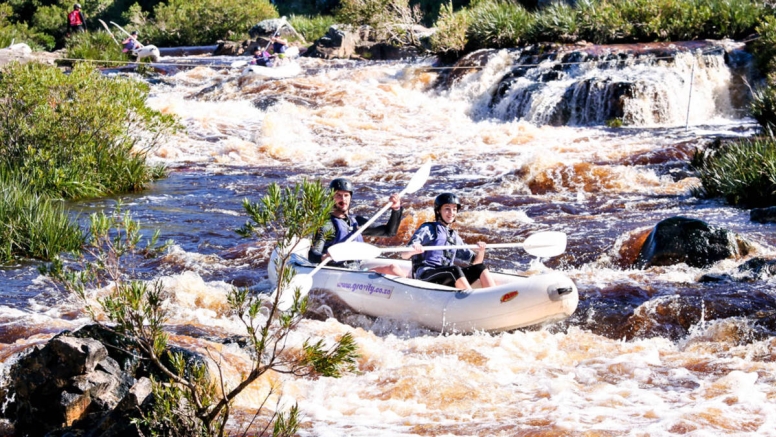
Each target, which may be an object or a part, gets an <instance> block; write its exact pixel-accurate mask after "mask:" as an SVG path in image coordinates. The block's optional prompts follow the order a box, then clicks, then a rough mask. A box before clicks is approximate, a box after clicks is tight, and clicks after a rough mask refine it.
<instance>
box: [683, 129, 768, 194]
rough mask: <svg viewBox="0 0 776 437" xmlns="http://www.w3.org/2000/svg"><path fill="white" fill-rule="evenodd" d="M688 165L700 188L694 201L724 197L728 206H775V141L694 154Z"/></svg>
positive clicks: (744, 143) (748, 142)
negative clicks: (693, 171)
mask: <svg viewBox="0 0 776 437" xmlns="http://www.w3.org/2000/svg"><path fill="white" fill-rule="evenodd" d="M692 165H693V166H694V167H695V168H696V169H697V170H698V174H699V176H700V180H701V186H700V187H699V188H697V189H695V190H694V191H693V194H695V195H696V196H698V197H724V198H725V199H726V200H727V202H728V203H730V204H732V205H741V206H745V207H762V206H772V205H776V138H774V136H773V133H771V132H768V133H767V134H766V135H764V136H761V137H755V138H751V139H744V140H740V141H738V142H736V143H733V144H729V145H725V146H721V147H716V148H710V149H707V150H705V151H703V152H697V153H696V154H695V156H694V157H693V160H692Z"/></svg>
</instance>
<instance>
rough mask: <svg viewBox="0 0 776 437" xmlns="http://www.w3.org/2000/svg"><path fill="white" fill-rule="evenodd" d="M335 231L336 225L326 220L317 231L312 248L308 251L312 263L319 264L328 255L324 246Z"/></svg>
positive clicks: (308, 257)
mask: <svg viewBox="0 0 776 437" xmlns="http://www.w3.org/2000/svg"><path fill="white" fill-rule="evenodd" d="M333 233H334V225H333V224H332V223H331V221H328V222H326V224H325V225H323V227H322V228H321V229H319V230H318V232H316V233H315V237H313V241H312V243H311V244H310V250H309V251H308V252H307V260H308V261H310V262H311V263H315V264H319V263H320V262H321V261H323V258H324V257H325V256H326V254H325V253H324V249H323V248H324V246H326V240H327V239H328V238H330V237H331V236H332V235H333Z"/></svg>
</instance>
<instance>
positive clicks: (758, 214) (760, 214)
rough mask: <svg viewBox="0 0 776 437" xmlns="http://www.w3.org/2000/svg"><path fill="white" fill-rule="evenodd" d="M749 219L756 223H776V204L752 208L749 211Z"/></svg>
mask: <svg viewBox="0 0 776 437" xmlns="http://www.w3.org/2000/svg"><path fill="white" fill-rule="evenodd" d="M749 220H751V221H753V222H755V223H776V206H771V207H768V208H754V209H752V210H751V211H749Z"/></svg>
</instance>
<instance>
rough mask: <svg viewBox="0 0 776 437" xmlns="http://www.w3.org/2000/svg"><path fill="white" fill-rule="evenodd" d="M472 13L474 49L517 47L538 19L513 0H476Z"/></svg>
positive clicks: (470, 39) (470, 15)
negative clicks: (535, 19)
mask: <svg viewBox="0 0 776 437" xmlns="http://www.w3.org/2000/svg"><path fill="white" fill-rule="evenodd" d="M468 15H469V19H468V20H467V22H468V23H469V26H468V30H467V37H468V40H469V44H470V48H471V49H480V48H486V47H487V48H490V47H492V48H505V47H517V46H518V45H519V44H522V43H523V42H524V41H525V40H526V35H528V33H529V32H530V29H531V25H532V24H533V22H534V18H533V17H532V16H531V14H530V13H528V11H527V10H525V8H523V7H522V6H520V5H519V4H517V3H513V2H511V1H509V0H481V1H476V2H475V3H474V4H473V6H472V8H471V9H470V10H469V13H468Z"/></svg>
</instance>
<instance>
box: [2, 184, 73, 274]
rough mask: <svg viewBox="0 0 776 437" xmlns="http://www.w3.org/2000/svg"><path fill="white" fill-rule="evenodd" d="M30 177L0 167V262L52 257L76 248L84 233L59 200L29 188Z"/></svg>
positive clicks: (48, 258) (49, 258)
mask: <svg viewBox="0 0 776 437" xmlns="http://www.w3.org/2000/svg"><path fill="white" fill-rule="evenodd" d="M30 185H31V184H30V183H29V180H27V179H26V178H24V177H20V176H19V175H16V174H14V173H13V172H12V171H9V170H7V169H0V223H2V224H3V225H2V226H0V262H4V263H5V262H9V261H11V260H13V259H15V258H20V257H23V258H38V259H42V260H51V259H53V258H54V257H55V256H56V255H57V254H59V253H61V252H63V251H76V250H78V249H80V247H81V245H82V243H83V242H84V235H83V233H82V232H81V230H80V228H79V227H78V225H77V224H76V223H74V222H73V221H71V220H70V218H69V217H68V215H67V212H66V211H65V209H64V206H63V204H62V202H61V201H55V200H51V199H50V198H48V196H46V195H42V194H37V193H35V192H33V191H32V190H31V189H30Z"/></svg>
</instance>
